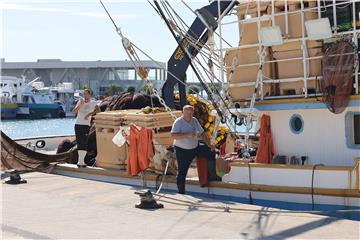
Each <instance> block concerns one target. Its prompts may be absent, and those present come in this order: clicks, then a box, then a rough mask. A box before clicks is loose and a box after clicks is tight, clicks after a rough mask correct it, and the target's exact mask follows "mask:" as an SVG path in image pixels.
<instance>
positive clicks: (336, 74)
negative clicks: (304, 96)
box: [320, 41, 355, 114]
mask: <svg viewBox="0 0 360 240" xmlns="http://www.w3.org/2000/svg"><path fill="white" fill-rule="evenodd" d="M354 57H355V51H354V48H353V46H352V45H351V44H350V43H348V42H346V41H339V42H337V43H334V44H333V45H332V46H330V47H329V48H327V49H326V51H325V55H324V58H323V60H322V66H323V68H322V71H323V78H322V80H321V81H320V90H321V92H322V94H323V97H322V100H323V102H324V103H325V104H326V106H327V108H328V109H329V110H330V111H331V112H332V113H335V114H339V113H342V112H343V111H344V110H345V108H346V106H347V105H348V102H349V96H350V95H351V92H352V83H353V77H352V74H353V70H354V64H355V62H354Z"/></svg>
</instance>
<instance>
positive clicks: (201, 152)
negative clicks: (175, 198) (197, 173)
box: [175, 144, 219, 193]
mask: <svg viewBox="0 0 360 240" xmlns="http://www.w3.org/2000/svg"><path fill="white" fill-rule="evenodd" d="M175 154H176V160H177V163H178V175H177V177H176V184H177V186H178V189H179V193H185V179H186V175H187V172H188V170H189V167H190V164H191V162H192V160H193V159H194V158H195V157H204V158H206V159H207V160H208V165H209V168H208V170H209V180H210V181H211V180H218V179H219V178H218V177H217V176H216V169H215V152H214V151H211V149H210V148H209V147H208V146H207V145H201V144H200V145H198V147H196V148H194V149H184V148H180V147H177V146H175Z"/></svg>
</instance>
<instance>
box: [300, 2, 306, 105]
mask: <svg viewBox="0 0 360 240" xmlns="http://www.w3.org/2000/svg"><path fill="white" fill-rule="evenodd" d="M300 4H301V12H300V13H301V38H302V39H301V40H302V44H301V48H302V52H303V71H304V94H305V98H307V97H308V91H307V63H306V58H307V57H308V56H307V55H308V53H307V47H306V41H305V29H304V20H305V17H304V1H303V0H301V2H300Z"/></svg>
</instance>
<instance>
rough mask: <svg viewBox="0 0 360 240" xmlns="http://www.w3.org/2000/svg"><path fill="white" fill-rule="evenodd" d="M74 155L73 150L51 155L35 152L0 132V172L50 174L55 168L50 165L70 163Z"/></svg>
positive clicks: (74, 151) (74, 150)
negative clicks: (14, 171) (15, 171)
mask: <svg viewBox="0 0 360 240" xmlns="http://www.w3.org/2000/svg"><path fill="white" fill-rule="evenodd" d="M75 154H76V149H75V148H73V149H71V150H70V151H68V152H66V153H60V154H53V155H50V154H44V153H39V152H35V151H32V150H30V149H28V148H26V147H24V146H22V145H20V144H18V143H16V142H15V141H14V140H12V139H11V138H9V137H8V136H7V135H6V134H5V133H4V132H2V131H1V169H2V170H7V169H16V170H18V171H40V172H50V171H51V170H52V169H53V167H54V166H55V165H54V164H50V163H70V162H72V161H73V158H74V157H75Z"/></svg>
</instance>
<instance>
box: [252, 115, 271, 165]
mask: <svg viewBox="0 0 360 240" xmlns="http://www.w3.org/2000/svg"><path fill="white" fill-rule="evenodd" d="M274 155H275V150H274V144H273V140H272V135H271V128H270V116H269V115H265V114H263V115H262V117H261V124H260V139H259V147H258V150H257V153H256V158H255V162H256V163H271V161H272V158H273V156H274Z"/></svg>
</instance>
